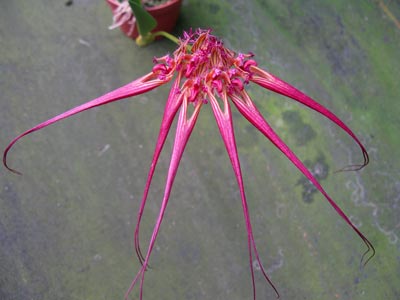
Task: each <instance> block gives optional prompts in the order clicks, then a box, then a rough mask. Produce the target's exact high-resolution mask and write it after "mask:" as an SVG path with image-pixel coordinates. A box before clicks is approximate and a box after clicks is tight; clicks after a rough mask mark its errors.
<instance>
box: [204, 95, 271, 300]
mask: <svg viewBox="0 0 400 300" xmlns="http://www.w3.org/2000/svg"><path fill="white" fill-rule="evenodd" d="M208 96H209V98H210V104H211V107H212V110H213V113H214V116H215V119H216V121H217V125H218V128H219V131H220V133H221V136H222V139H223V141H224V143H225V148H226V150H227V152H228V155H229V158H230V160H231V164H232V168H233V171H234V172H235V176H236V179H237V182H238V186H239V190H240V196H241V200H242V207H243V214H244V218H245V223H246V229H247V245H248V249H249V265H250V272H251V281H252V286H253V298H254V300H255V299H256V287H255V281H254V269H253V258H252V250H253V249H254V254H255V256H256V259H257V262H258V264H259V266H260V269H261V271H262V273H263V275H264V277H265V279H266V280H267V281H268V283H269V284H270V285H271V286H272V288H273V289H274V290H275V293H276V295H277V297H278V298H279V293H278V291H277V289H276V288H275V286H274V284H273V283H272V282H271V280H270V279H269V277H268V276H267V274H266V272H265V270H264V267H263V265H262V263H261V260H260V257H259V255H258V251H257V247H256V243H255V240H254V236H253V230H252V225H251V221H250V214H249V210H248V206H247V200H246V195H245V192H244V184H243V178H242V171H241V169H240V162H239V157H238V153H237V148H236V141H235V134H234V130H233V124H232V114H231V110H230V106H229V102H228V99H227V97H226V94H225V93H222V100H223V103H224V111H222V110H221V108H220V106H219V104H218V101H217V99H216V98H215V97H214V95H213V94H212V93H211V91H210V90H209V91H208Z"/></svg>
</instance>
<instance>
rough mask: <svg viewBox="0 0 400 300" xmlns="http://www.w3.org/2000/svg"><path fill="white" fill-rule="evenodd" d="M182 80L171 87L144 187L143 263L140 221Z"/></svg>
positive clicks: (141, 211) (138, 249) (137, 236)
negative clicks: (141, 226)
mask: <svg viewBox="0 0 400 300" xmlns="http://www.w3.org/2000/svg"><path fill="white" fill-rule="evenodd" d="M180 81H181V76H180V74H178V77H177V78H176V79H175V81H174V84H173V85H172V87H171V90H170V94H169V97H168V100H167V103H166V105H165V109H164V116H163V119H162V121H161V127H160V131H159V134H158V138H157V143H156V147H155V150H154V154H153V160H152V162H151V166H150V170H149V173H148V175H147V180H146V185H145V188H144V192H143V197H142V200H141V202H140V208H139V211H138V216H137V223H136V227H135V250H136V254H137V256H138V258H139V260H140V263H143V260H144V257H143V255H142V252H141V250H140V245H139V244H140V243H139V231H140V221H141V219H142V215H143V211H144V207H145V205H146V200H147V195H148V193H149V189H150V184H151V180H152V178H153V175H154V171H155V168H156V166H157V162H158V158H159V157H160V153H161V151H162V149H163V146H164V143H165V140H166V138H167V135H168V133H169V130H170V128H171V124H172V121H173V120H174V117H175V115H176V112H177V111H178V108H179V107H180V106H181V104H182V99H183V94H182V93H180V90H179V85H180Z"/></svg>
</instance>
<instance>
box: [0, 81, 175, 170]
mask: <svg viewBox="0 0 400 300" xmlns="http://www.w3.org/2000/svg"><path fill="white" fill-rule="evenodd" d="M169 79H170V78H168V79H166V80H160V79H158V78H157V77H156V76H155V75H154V74H153V73H149V74H147V75H145V76H143V77H141V78H139V79H137V80H135V81H133V82H131V83H128V84H127V85H125V86H122V87H120V88H118V89H116V90H114V91H111V92H109V93H107V94H105V95H103V96H100V97H98V98H96V99H93V100H91V101H89V102H86V103H84V104H82V105H79V106H76V107H74V108H72V109H70V110H68V111H66V112H64V113H62V114H59V115H57V116H55V117H53V118H51V119H49V120H47V121H45V122H43V123H40V124H38V125H36V126H35V127H33V128H31V129H29V130H27V131H25V132H24V133H22V134H20V135H19V136H17V137H16V138H15V139H13V140H12V141H11V143H10V144H9V145H8V146H7V148H6V149H5V150H4V153H3V164H4V166H5V167H6V168H7V169H9V170H10V171H12V172H14V173H17V174H21V173H20V172H18V171H16V170H14V169H12V168H10V167H9V166H8V164H7V154H8V152H9V151H10V149H11V147H12V146H13V145H14V144H15V143H16V142H17V141H18V140H19V139H21V138H22V137H24V136H25V135H27V134H30V133H32V132H34V131H37V130H39V129H42V128H44V127H47V126H49V125H51V124H53V123H55V122H58V121H60V120H62V119H65V118H68V117H70V116H72V115H75V114H77V113H80V112H82V111H84V110H87V109H90V108H93V107H96V106H101V105H104V104H107V103H109V102H113V101H116V100H120V99H123V98H127V97H132V96H136V95H140V94H143V93H146V92H148V91H150V90H152V89H154V88H156V87H158V86H160V85H162V84H164V83H166V82H168V81H169Z"/></svg>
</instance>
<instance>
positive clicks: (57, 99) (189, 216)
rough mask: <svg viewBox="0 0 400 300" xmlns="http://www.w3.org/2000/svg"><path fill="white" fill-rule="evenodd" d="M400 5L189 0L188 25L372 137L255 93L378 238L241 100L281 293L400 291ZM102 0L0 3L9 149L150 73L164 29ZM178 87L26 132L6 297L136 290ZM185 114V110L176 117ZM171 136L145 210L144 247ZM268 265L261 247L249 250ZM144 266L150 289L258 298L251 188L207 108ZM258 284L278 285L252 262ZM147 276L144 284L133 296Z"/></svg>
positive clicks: (240, 126) (254, 192)
mask: <svg viewBox="0 0 400 300" xmlns="http://www.w3.org/2000/svg"><path fill="white" fill-rule="evenodd" d="M399 20H400V5H399V3H398V2H397V1H384V0H382V1H381V0H379V1H378V0H377V1H350V2H349V1H345V0H335V1H317V0H310V1H295V2H293V1H286V0H284V1H282V0H271V1H269V0H262V1H261V0H249V1H241V0H230V1H228V0H218V1H216V0H185V1H184V3H183V7H182V14H181V16H180V19H179V24H178V26H177V28H176V34H178V35H179V34H181V32H182V30H185V29H188V28H191V27H192V28H197V27H203V28H209V27H211V28H213V30H214V34H216V35H218V36H220V37H221V38H223V39H224V41H225V45H227V46H228V47H230V48H232V49H234V50H237V51H241V52H247V51H252V52H254V53H255V54H256V57H255V58H256V60H257V61H258V62H259V66H261V67H262V68H265V69H267V70H269V71H270V72H272V73H275V74H276V75H278V76H279V77H281V78H284V79H285V80H287V81H289V82H291V83H292V84H294V85H295V86H297V87H298V88H300V89H301V90H303V91H305V92H306V93H307V94H309V95H310V96H312V97H313V98H315V99H317V100H318V101H320V102H321V103H322V104H324V105H325V106H327V107H328V108H329V109H331V110H332V111H334V112H335V113H336V114H337V115H338V116H339V117H341V118H342V119H343V120H344V121H345V122H346V123H347V124H348V125H349V126H350V127H351V128H352V129H353V130H354V132H356V133H357V135H358V136H359V137H360V139H361V140H362V141H363V143H365V145H366V147H367V150H368V151H369V153H370V156H371V163H370V165H369V166H368V167H367V168H365V169H363V170H362V171H359V172H338V173H336V172H335V171H337V170H340V169H341V168H342V167H344V166H346V165H350V164H354V163H359V162H360V161H361V159H362V158H361V154H360V153H359V150H358V149H357V146H356V145H355V144H354V142H353V141H351V140H350V138H349V137H348V136H347V135H345V134H344V133H342V132H341V130H340V129H338V128H337V127H335V126H334V125H332V124H331V123H330V122H329V121H327V120H326V119H325V118H323V117H321V116H319V115H318V114H316V113H315V112H313V111H311V110H309V109H307V108H305V107H302V106H300V105H298V104H296V103H294V102H293V101H291V100H288V99H286V98H284V97H282V96H279V95H275V94H273V93H271V92H266V91H263V90H262V89H260V88H258V87H254V86H249V87H248V91H249V94H250V95H251V97H252V98H253V99H254V101H255V103H256V104H257V105H258V107H259V109H260V110H261V112H262V113H263V114H264V115H265V117H266V119H267V120H268V121H269V122H270V123H271V126H273V127H274V128H275V129H276V131H277V132H278V133H279V134H280V135H281V137H282V138H283V139H284V140H285V141H286V142H287V143H288V145H289V146H290V147H291V148H292V149H293V150H294V151H295V152H296V153H297V154H298V156H299V157H300V158H301V159H302V160H303V161H304V162H305V163H306V165H307V166H308V167H309V168H310V170H311V171H312V172H313V173H314V174H315V175H316V176H317V178H318V179H320V180H321V183H322V184H323V186H324V187H325V188H326V190H327V191H328V193H329V194H330V195H331V196H332V197H333V199H335V200H336V201H337V203H338V204H339V205H341V207H342V208H343V209H344V211H345V212H346V213H347V214H348V215H349V217H350V218H351V220H352V221H353V222H354V224H356V225H357V226H358V227H359V229H360V230H361V231H362V232H363V233H365V234H366V235H367V237H368V238H369V239H370V240H371V241H372V243H373V244H374V245H375V247H376V250H377V255H376V257H375V258H374V259H373V260H371V261H370V262H369V263H368V265H367V266H366V267H365V268H361V269H360V268H359V263H360V259H361V256H362V253H363V252H364V250H365V249H364V245H363V243H362V242H361V241H360V239H359V238H358V237H357V235H356V234H354V232H353V231H352V230H351V229H350V228H349V227H348V226H347V225H346V224H345V223H344V222H343V221H342V220H341V219H340V218H339V216H338V215H337V214H336V213H335V211H334V210H333V209H332V208H331V207H330V206H329V205H328V203H327V201H326V200H325V199H324V198H323V197H322V196H321V195H320V194H319V193H317V192H316V191H315V189H314V188H313V186H312V185H310V183H309V182H308V180H306V179H304V178H303V177H302V175H301V174H300V173H299V172H298V171H297V170H296V168H295V167H294V166H292V165H291V163H290V162H288V160H287V159H286V158H285V157H284V156H283V155H282V154H281V153H280V152H279V151H278V150H276V149H275V148H274V147H273V145H271V143H269V142H268V141H267V140H266V139H265V138H264V137H263V136H262V135H260V134H259V133H257V131H256V130H255V129H254V128H252V126H249V123H248V122H247V121H246V120H244V118H243V117H241V116H240V113H238V112H237V111H235V110H234V111H233V116H234V124H235V130H236V136H237V144H238V150H239V154H240V159H241V162H242V171H243V175H244V181H245V187H246V193H247V198H248V201H249V209H250V213H251V217H252V222H253V225H254V235H255V238H256V242H257V245H258V250H259V253H260V256H261V260H262V261H263V263H264V265H265V268H266V270H268V273H269V275H270V276H271V278H272V280H273V282H274V283H275V284H276V286H277V288H278V290H279V292H280V294H281V297H282V299H321V300H323V299H353V300H354V299H355V300H357V299H360V300H361V299H398V298H399V295H400V289H399V287H398V278H400V267H399V251H400V241H399V240H398V237H399V234H400V219H399V216H400V176H399V175H400V174H399V170H400V157H399V155H397V154H396V151H397V149H399V147H400V139H399V134H398V129H399V127H400V118H399V116H400V106H399V105H398V100H399V95H400V87H399V84H398V78H400V60H399V59H398V56H399V55H398V54H399V49H400V28H399V27H400V26H399ZM110 24H111V12H110V11H109V8H108V6H107V5H106V3H104V2H103V1H97V0H74V1H66V0H62V1H46V0H37V1H23V0H14V1H0V28H1V30H0V51H1V52H0V90H1V100H0V128H1V130H0V147H1V148H2V149H4V148H5V147H6V145H7V143H8V142H9V141H10V140H11V139H12V138H13V137H14V136H16V135H17V134H19V133H21V132H22V131H24V130H26V129H28V128H30V127H32V126H33V125H35V124H37V123H39V122H41V121H43V120H45V119H47V118H50V117H52V116H54V115H56V114H58V113H61V112H63V111H64V110H66V109H68V108H71V107H73V106H76V105H78V104H81V103H83V102H85V101H87V100H89V99H92V98H94V97H96V96H99V95H101V94H103V93H105V92H107V91H109V90H111V89H113V88H116V87H119V86H121V85H122V84H125V83H127V82H129V81H132V80H133V79H135V78H137V77H139V76H141V75H143V74H145V73H147V72H148V71H149V70H151V68H152V60H153V57H154V56H163V55H164V54H166V53H171V52H172V51H173V50H174V45H173V44H172V43H170V42H168V41H165V40H162V41H159V42H157V43H154V44H152V45H150V46H148V47H147V48H143V49H139V48H138V47H136V45H135V44H134V42H133V41H131V40H129V39H127V38H125V37H124V36H123V35H122V34H121V32H119V31H118V30H115V31H109V30H108V29H107V27H108V26H109V25H110ZM168 88H169V87H168V86H165V87H162V88H160V89H157V90H156V91H153V92H151V93H148V94H145V95H142V96H138V97H136V98H133V99H127V100H124V101H120V102H116V103H113V104H110V105H107V106H105V107H101V108H96V109H93V110H92V111H87V112H83V113H81V114H80V115H77V116H74V117H72V118H71V119H69V120H65V121H63V122H61V123H59V124H56V125H53V126H51V127H49V128H46V129H45V130H43V131H41V132H37V133H34V134H32V135H31V136H29V137H26V138H24V139H23V140H21V141H20V142H18V143H17V144H16V145H15V147H14V149H13V150H12V152H11V153H10V156H9V162H10V165H11V166H12V167H15V168H17V169H18V170H20V171H22V172H23V173H24V175H23V176H16V175H14V174H11V173H9V172H7V171H6V170H5V169H2V170H0V299H2V300H3V299H4V300H25V299H34V300H39V299H40V300H47V299H60V300H63V299H66V300H67V299H68V300H78V299H79V300H80V299H85V300H90V299H96V300H98V299H123V295H124V292H125V291H126V289H127V287H128V286H129V284H130V282H131V280H132V278H133V276H134V274H135V273H136V272H137V270H138V269H139V267H140V264H139V262H138V261H137V259H136V257H135V255H134V250H133V230H134V224H135V220H136V211H137V209H138V207H139V201H140V198H141V195H142V191H143V187H144V183H145V178H146V175H147V171H148V168H149V166H150V162H151V156H152V151H153V149H154V144H155V140H156V137H157V132H158V128H159V125H160V120H161V116H162V112H163V108H164V104H165V100H166V97H167V94H168ZM173 127H175V125H173ZM172 138H173V134H171V136H170V137H169V139H168V140H167V143H166V147H165V151H164V153H163V154H162V155H161V158H160V163H159V166H158V168H157V170H156V175H155V177H154V180H153V183H152V186H151V192H150V195H149V200H148V201H149V202H148V205H147V207H146V211H145V214H144V216H143V225H142V235H141V241H142V247H143V248H146V246H147V242H148V240H149V238H150V234H151V231H152V227H153V225H154V221H155V218H156V216H157V213H158V210H159V206H160V201H161V197H162V193H163V188H164V181H165V174H166V172H167V168H168V163H169V156H170V150H171V147H172V142H173V141H172ZM253 263H254V264H255V265H254V267H255V269H258V266H257V265H256V262H253ZM150 265H151V269H150V270H149V271H148V272H146V280H145V287H144V299H164V300H168V299H251V298H252V291H251V281H250V272H249V266H248V254H247V242H246V231H245V224H244V221H243V214H242V210H241V203H240V197H239V193H238V188H237V185H236V182H235V178H234V176H233V172H232V168H231V166H230V162H229V159H228V157H227V155H226V152H225V149H224V146H223V143H222V142H221V138H220V136H219V133H218V129H217V126H216V124H215V121H214V120H213V117H212V112H211V110H210V108H209V107H208V106H207V105H206V106H204V107H203V109H202V112H201V113H200V117H199V120H198V124H197V126H196V128H195V130H194V132H193V135H192V137H191V140H190V141H189V144H188V146H187V149H186V151H185V154H184V156H183V159H182V162H181V166H180V168H179V171H178V174H177V177H176V180H175V185H174V188H173V191H172V194H171V199H170V203H169V206H168V208H167V211H166V214H165V220H164V223H163V224H162V229H161V232H160V236H159V238H158V239H157V243H156V246H155V251H154V252H153V256H152V258H151V260H150ZM255 279H256V285H257V299H274V297H275V296H274V292H273V290H272V289H271V287H270V286H269V285H268V284H267V283H266V282H265V281H264V280H263V278H262V276H261V273H260V272H259V271H256V278H255ZM137 296H138V291H137V290H135V291H134V292H133V294H132V298H134V299H137Z"/></svg>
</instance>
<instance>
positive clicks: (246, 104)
mask: <svg viewBox="0 0 400 300" xmlns="http://www.w3.org/2000/svg"><path fill="white" fill-rule="evenodd" d="M241 96H242V97H239V96H238V95H231V99H232V101H233V103H234V104H235V105H236V107H237V109H238V110H239V111H240V112H241V114H242V115H243V116H244V117H245V118H246V119H247V120H248V121H249V122H250V123H251V124H253V125H254V127H256V128H257V129H258V130H259V131H260V132H261V133H262V134H264V135H265V136H266V137H267V138H268V139H269V140H270V141H271V142H272V143H273V144H274V145H275V146H276V147H277V148H278V149H279V150H281V151H282V152H283V154H285V155H286V157H287V158H288V159H289V160H290V161H291V162H292V163H293V164H294V165H295V166H296V167H297V168H298V169H299V170H300V171H301V172H302V173H303V174H304V175H305V176H306V177H307V178H308V180H310V181H311V182H312V183H313V184H314V186H315V187H316V188H317V189H318V190H319V191H320V192H321V193H322V194H323V195H324V196H325V198H326V199H327V200H328V201H329V203H330V204H331V206H332V207H333V208H334V209H335V210H336V212H337V213H338V214H339V215H340V217H342V218H343V219H344V220H345V221H346V223H347V224H349V225H350V226H351V228H353V230H354V231H355V232H356V233H357V234H358V236H359V237H360V238H361V239H362V240H363V241H364V243H365V244H366V245H367V251H366V252H365V253H364V254H363V257H362V259H361V261H363V259H364V256H365V255H366V254H367V253H368V252H369V251H370V250H371V251H372V254H371V255H370V256H369V257H368V259H367V260H366V261H365V263H364V265H365V264H366V263H367V262H368V261H369V260H370V259H371V258H372V257H373V256H374V254H375V249H374V247H373V245H372V244H371V242H370V241H369V240H368V239H367V238H366V237H365V236H364V235H363V234H362V233H361V232H360V231H359V230H358V229H357V227H355V226H354V225H353V223H352V222H351V221H350V219H349V218H348V217H347V215H346V214H345V213H344V212H343V210H342V209H341V208H340V207H339V206H338V205H337V204H336V203H335V201H333V200H332V198H331V197H330V196H329V195H328V194H327V193H326V191H325V190H324V189H323V187H322V186H321V185H320V183H319V182H318V180H317V179H316V178H315V177H314V175H313V174H312V173H311V172H310V171H309V170H308V169H307V168H306V167H305V166H304V164H303V163H302V162H301V161H300V159H299V158H298V157H297V156H296V155H295V154H294V153H293V152H292V150H291V149H290V148H289V147H288V146H287V145H286V144H285V143H284V142H283V141H282V140H281V138H280V137H279V136H278V135H277V134H276V133H275V131H274V130H273V129H272V128H271V126H270V125H269V124H268V123H267V121H266V120H265V119H264V117H263V116H262V115H261V113H260V112H259V111H258V109H257V108H256V106H255V104H254V103H253V101H252V100H251V99H250V97H249V96H248V94H247V93H246V92H245V91H243V92H242V93H241Z"/></svg>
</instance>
